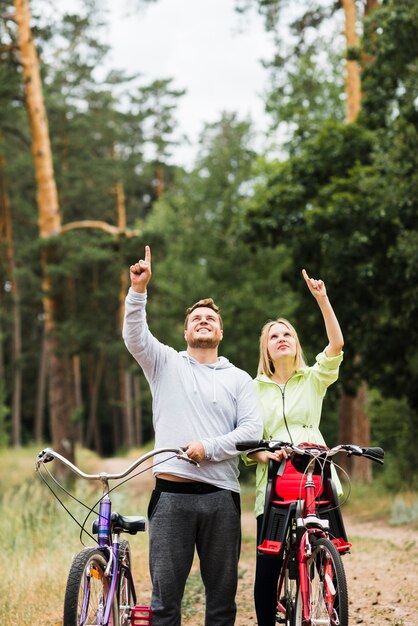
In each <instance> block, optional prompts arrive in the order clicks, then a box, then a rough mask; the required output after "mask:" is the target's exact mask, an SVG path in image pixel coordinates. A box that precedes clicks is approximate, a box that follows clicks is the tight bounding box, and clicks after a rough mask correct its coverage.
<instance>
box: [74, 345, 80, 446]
mask: <svg viewBox="0 0 418 626" xmlns="http://www.w3.org/2000/svg"><path fill="white" fill-rule="evenodd" d="M72 361H73V377H74V400H75V411H76V414H77V423H76V425H75V434H76V441H77V443H79V444H80V445H83V425H82V420H81V415H82V411H83V393H82V388H81V380H82V377H81V362H80V355H79V354H74V355H73V358H72Z"/></svg>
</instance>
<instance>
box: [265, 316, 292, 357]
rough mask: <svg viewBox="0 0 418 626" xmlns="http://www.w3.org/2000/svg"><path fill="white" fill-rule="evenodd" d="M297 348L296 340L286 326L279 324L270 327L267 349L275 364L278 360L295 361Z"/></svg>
mask: <svg viewBox="0 0 418 626" xmlns="http://www.w3.org/2000/svg"><path fill="white" fill-rule="evenodd" d="M296 347H297V346H296V339H295V337H294V336H293V335H292V333H291V331H290V330H289V328H288V327H287V326H286V325H285V324H282V322H277V323H276V324H273V325H272V326H271V327H270V329H269V334H268V343H267V349H268V353H269V356H270V358H271V360H272V361H273V363H274V362H275V361H277V359H282V358H284V357H292V358H293V359H294V358H295V356H296Z"/></svg>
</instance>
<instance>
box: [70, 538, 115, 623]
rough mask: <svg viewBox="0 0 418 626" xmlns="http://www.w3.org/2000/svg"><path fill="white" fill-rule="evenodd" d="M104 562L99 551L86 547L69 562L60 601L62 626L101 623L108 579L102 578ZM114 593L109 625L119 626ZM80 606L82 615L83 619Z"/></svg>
mask: <svg viewBox="0 0 418 626" xmlns="http://www.w3.org/2000/svg"><path fill="white" fill-rule="evenodd" d="M107 562H108V559H107V558H106V556H105V554H104V552H103V551H102V550H100V549H99V548H86V549H85V550H82V551H81V552H79V553H78V554H77V555H76V556H75V557H74V560H73V563H72V565H71V569H70V573H69V575H68V580H67V587H66V590H65V600H64V621H63V626H90V625H92V624H95V625H96V624H99V625H101V624H103V617H104V615H103V613H104V607H105V603H106V599H107V596H108V593H109V587H110V580H109V578H108V577H106V576H105V575H104V572H105V569H106V565H107ZM116 595H117V594H115V596H114V600H113V604H112V610H111V611H110V616H109V622H108V624H109V626H119V612H118V605H117V597H116ZM83 603H85V604H86V609H87V610H86V614H85V617H84V619H83V615H82V613H83Z"/></svg>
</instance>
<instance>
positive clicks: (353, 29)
mask: <svg viewBox="0 0 418 626" xmlns="http://www.w3.org/2000/svg"><path fill="white" fill-rule="evenodd" d="M342 5H343V9H344V15H345V39H346V47H347V61H346V81H345V84H346V98H347V104H346V119H347V122H349V123H351V122H355V120H356V119H357V117H358V114H359V113H360V108H361V80H360V64H359V61H358V59H357V58H353V56H354V57H356V56H357V54H358V52H359V37H358V34H357V9H356V3H355V0H342Z"/></svg>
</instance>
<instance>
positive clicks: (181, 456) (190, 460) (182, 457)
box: [177, 449, 200, 467]
mask: <svg viewBox="0 0 418 626" xmlns="http://www.w3.org/2000/svg"><path fill="white" fill-rule="evenodd" d="M182 450H183V453H182V454H180V453H179V454H177V458H178V459H180V460H181V461H186V462H188V463H191V464H192V465H194V466H195V467H200V464H199V463H198V462H197V461H195V460H194V459H191V458H190V457H189V456H187V453H186V451H185V450H184V449H182Z"/></svg>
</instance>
